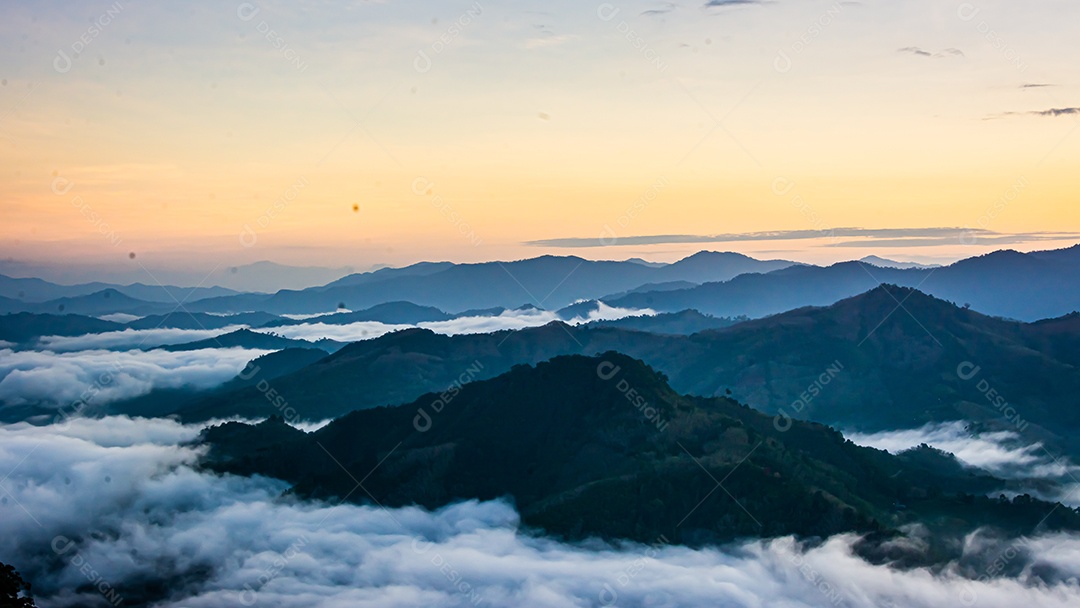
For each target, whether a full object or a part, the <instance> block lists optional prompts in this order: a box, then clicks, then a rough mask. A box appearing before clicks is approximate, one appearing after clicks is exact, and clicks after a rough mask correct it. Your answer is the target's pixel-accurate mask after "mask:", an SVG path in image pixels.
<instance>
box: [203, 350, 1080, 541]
mask: <svg viewBox="0 0 1080 608" xmlns="http://www.w3.org/2000/svg"><path fill="white" fill-rule="evenodd" d="M631 390H632V391H633V393H630V391H631ZM628 394H630V395H632V396H631V397H630V398H628ZM639 399H640V401H639ZM203 439H204V441H206V442H207V443H209V444H210V445H211V451H210V454H209V461H208V462H209V464H210V466H212V467H214V468H215V469H217V470H220V471H225V472H232V473H237V474H256V473H257V474H263V475H270V476H274V477H278V478H282V479H285V480H287V481H290V482H292V483H293V484H294V485H295V490H296V491H297V492H298V493H300V494H301V495H304V496H313V497H321V498H326V499H340V498H343V497H346V496H347V497H349V499H351V500H354V501H357V502H370V501H377V502H378V503H379V504H382V505H384V506H403V505H410V504H418V505H422V506H424V507H428V508H435V507H439V506H443V505H446V504H449V503H452V502H454V501H458V500H463V499H472V498H476V499H494V498H500V497H510V498H511V499H512V500H513V501H514V502H515V504H516V505H517V507H518V509H519V510H520V512H521V514H522V517H523V522H524V523H525V524H526V525H531V526H538V527H541V528H543V529H545V530H546V531H548V532H551V533H555V534H558V535H562V536H565V537H568V538H585V537H590V536H601V537H605V538H629V539H634V540H638V541H643V542H652V541H655V540H656V539H657V538H658V537H659V536H660V535H663V536H664V537H665V538H667V539H668V540H669V541H671V542H676V543H687V544H694V545H697V544H707V543H719V542H724V541H728V540H731V539H734V538H738V537H746V536H775V535H785V534H798V535H804V536H823V535H828V534H834V533H837V532H841V531H849V530H853V531H863V532H867V531H882V532H884V531H888V530H891V529H893V528H894V527H896V526H898V525H901V524H904V523H909V522H912V521H922V522H924V523H927V524H928V525H930V526H932V527H934V528H937V529H948V530H950V531H962V530H969V529H971V528H972V527H973V526H977V525H981V524H982V523H986V522H994V523H997V524H999V525H1000V524H1003V523H1004V524H1007V525H1009V526H1012V527H1022V526H1023V525H1026V524H1027V523H1028V520H1030V524H1031V526H1034V525H1035V524H1036V523H1038V521H1039V519H1040V518H1042V517H1043V516H1045V515H1046V514H1047V513H1049V512H1050V511H1051V510H1052V509H1053V505H1048V504H1046V503H1031V504H1029V505H1028V507H1029V508H1028V509H1027V510H1024V509H1021V510H1020V512H1019V513H1013V512H1012V511H1009V510H1008V509H1011V508H1013V505H1012V504H1011V503H1009V504H1008V505H999V504H998V503H996V502H995V501H990V500H987V499H982V498H980V499H974V498H972V499H971V505H969V506H968V508H966V510H965V511H964V512H963V513H962V514H961V515H959V516H957V515H956V514H953V513H949V515H950V518H949V519H948V520H945V519H942V517H941V514H942V513H943V512H945V511H947V509H948V507H949V505H950V504H954V503H955V504H961V503H962V501H963V500H967V497H964V496H960V495H959V494H958V493H960V492H986V491H990V490H993V489H994V488H995V486H996V484H997V483H998V482H996V480H993V479H992V478H989V477H988V476H985V475H980V474H977V473H976V472H973V471H970V470H966V469H963V468H961V467H959V465H957V464H956V462H955V461H954V460H953V459H951V458H950V457H948V456H947V455H943V454H920V455H917V456H914V457H911V458H907V457H894V456H891V455H889V454H887V453H885V452H881V451H878V450H873V449H870V448H863V447H859V446H856V445H855V444H853V443H851V442H849V441H847V440H845V439H844V438H843V437H842V436H841V435H840V433H838V432H836V431H835V430H832V429H831V428H828V427H825V426H822V425H817V424H813V423H802V422H795V423H793V424H792V425H791V426H790V428H788V429H787V430H786V431H783V430H781V429H779V428H777V425H776V424H775V421H774V419H773V417H771V416H768V415H765V414H762V413H760V412H756V411H754V410H752V409H750V408H747V407H746V406H743V405H741V404H739V403H737V402H735V401H732V400H730V399H726V398H710V399H705V398H694V397H686V396H680V395H678V394H677V393H676V392H675V391H673V390H672V389H671V388H670V387H669V386H668V384H667V382H666V378H665V377H664V376H663V375H662V374H659V373H657V372H654V371H653V370H651V369H650V368H648V367H647V366H646V365H645V364H644V363H642V362H640V361H637V360H634V359H631V358H629V357H626V356H624V355H620V354H617V353H605V354H603V355H601V356H598V357H582V356H566V357H558V358H555V359H553V360H551V361H549V362H545V363H541V364H539V365H537V366H536V367H530V366H518V367H515V368H514V369H513V370H511V371H510V372H508V373H506V374H504V375H501V376H499V377H497V378H495V379H492V380H488V381H481V382H475V383H471V384H468V385H466V386H464V387H463V388H461V389H460V391H451V393H448V394H444V395H439V394H429V395H425V396H423V397H421V398H420V399H419V400H417V401H415V402H413V403H411V404H409V405H403V406H399V407H391V408H376V409H370V410H363V411H357V412H354V413H352V414H349V415H347V416H345V417H343V418H341V419H339V420H336V421H334V422H333V423H331V424H329V425H327V426H326V427H324V428H323V429H321V430H319V431H317V432H315V433H311V434H304V433H302V432H300V431H296V430H293V429H291V428H289V427H287V426H286V425H285V424H284V423H283V422H282V421H281V420H280V418H275V419H271V420H269V421H267V422H265V423H263V424H260V425H257V426H248V425H243V424H238V423H230V424H226V425H222V426H219V427H214V428H211V429H209V430H207V431H206V432H205V433H204V435H203ZM360 480H362V482H363V485H362V486H360V485H358V481H360ZM898 503H903V504H904V505H906V508H904V509H900V508H899V507H898V506H897V505H898ZM1058 511H1061V513H1060V515H1059V516H1057V517H1056V518H1052V520H1048V525H1051V526H1077V525H1080V521H1078V519H1080V518H1078V517H1077V515H1076V513H1075V512H1073V511H1072V510H1071V509H1067V508H1062V509H1058ZM946 523H947V525H946Z"/></svg>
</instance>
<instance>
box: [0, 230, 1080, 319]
mask: <svg viewBox="0 0 1080 608" xmlns="http://www.w3.org/2000/svg"><path fill="white" fill-rule="evenodd" d="M871 262H873V263H871ZM875 264H880V265H875ZM898 266H902V267H898ZM10 281H33V280H31V279H12V280H9V281H8V283H7V285H8V287H4V285H5V284H4V283H3V282H2V281H0V313H13V312H36V313H52V314H58V313H77V314H83V315H91V316H102V315H109V314H115V313H123V314H130V315H137V316H145V315H161V314H167V313H169V312H171V311H174V310H176V309H177V305H176V302H175V301H173V300H171V298H170V299H166V298H165V294H166V292H168V293H172V291H170V290H172V289H174V288H155V289H157V291H156V292H155V293H156V294H157V295H156V296H154V297H157V298H158V300H160V301H151V300H150V299H142V298H140V297H135V296H133V295H131V294H132V293H138V294H141V293H142V292H141V291H138V290H131V289H126V288H119V287H108V288H106V289H102V290H99V291H95V292H92V293H86V294H81V295H64V296H62V297H58V298H53V299H49V300H45V301H31V300H29V299H26V298H20V297H17V296H18V294H19V293H23V294H24V295H25V293H27V292H26V291H25V290H20V289H18V288H15V287H11V283H10ZM881 283H890V284H895V285H901V286H906V287H914V288H918V289H920V290H921V291H924V292H926V293H929V294H931V295H935V296H937V297H940V298H942V299H946V300H950V301H954V302H957V303H959V304H967V305H970V306H972V307H974V308H975V309H977V310H980V311H982V312H983V313H985V314H989V315H991V316H1000V317H1007V318H1013V319H1018V320H1024V321H1035V320H1039V319H1045V318H1053V317H1059V316H1062V315H1065V314H1068V313H1069V312H1073V311H1074V310H1076V309H1077V308H1078V307H1080V306H1078V302H1080V246H1076V247H1072V248H1069V249H1062V250H1056V251H1040V252H1032V253H1019V252H1016V251H1010V250H1003V251H996V252H994V253H991V254H987V255H984V256H979V257H975V258H969V259H965V260H961V261H959V262H956V263H954V264H951V265H948V266H942V267H927V266H919V265H913V264H905V263H896V262H893V261H891V260H885V259H882V258H868V259H867V260H866V261H857V262H842V263H839V264H834V265H831V266H827V267H821V266H813V265H806V264H796V263H793V262H787V261H782V260H773V261H760V260H755V259H753V258H749V257H746V256H743V255H741V254H737V253H716V252H701V253H698V254H695V255H693V256H690V257H688V258H685V259H683V260H680V261H678V262H675V263H673V264H664V265H646V264H642V263H639V262H636V261H623V262H603V261H599V262H598V261H590V260H585V259H582V258H578V257H572V256H571V257H556V256H542V257H538V258H533V259H528V260H520V261H515V262H486V263H479V264H452V263H449V262H434V263H429V262H424V263H420V264H414V265H412V266H407V267H404V268H383V269H380V270H376V271H373V272H367V273H360V274H352V275H348V276H346V277H343V278H341V279H338V280H336V281H333V282H331V283H328V284H326V285H322V286H319V287H311V288H307V289H302V290H288V289H283V290H280V291H277V292H276V293H273V294H264V293H239V294H236V293H233V294H226V295H213V296H210V297H202V296H205V295H208V294H207V293H206V292H203V291H199V292H195V291H192V292H190V293H187V292H185V294H184V296H185V298H186V299H184V298H180V297H178V298H177V299H178V300H179V301H181V302H183V310H187V311H191V312H193V313H196V312H202V313H217V314H223V313H244V312H252V311H257V312H264V313H268V314H273V315H285V314H313V315H316V314H320V313H321V314H331V313H334V312H335V311H340V310H354V311H355V310H367V309H372V308H373V307H377V306H381V305H385V304H391V303H395V302H402V303H408V304H410V305H413V306H417V307H428V308H435V309H438V310H439V311H442V312H443V314H444V315H447V316H451V317H453V316H461V315H462V314H465V311H469V312H473V311H487V310H493V309H494V310H507V309H514V308H518V307H520V306H522V305H523V304H525V305H529V306H533V307H536V308H541V309H546V310H560V309H563V308H565V307H568V306H572V305H574V304H575V303H577V302H580V301H582V300H602V301H604V302H605V303H606V304H608V305H611V306H615V307H619V308H628V309H652V310H655V311H658V312H670V313H679V312H682V311H685V310H691V309H692V310H697V311H699V312H701V313H704V314H708V315H711V316H714V317H739V316H747V317H752V318H757V317H763V316H767V315H772V314H778V313H781V312H784V311H787V310H791V309H793V308H798V307H802V306H825V305H828V304H831V303H833V302H836V301H837V300H839V299H842V298H846V297H850V296H854V295H857V294H859V293H862V292H865V291H867V290H869V289H871V288H873V287H874V286H876V285H879V284H881ZM92 285H94V284H88V286H87V287H86V288H87V289H89V286H92ZM39 287H40V285H39ZM56 287H58V286H56ZM143 287H145V286H143ZM175 289H181V288H175ZM125 290H126V291H125ZM162 290H165V291H162ZM47 291H48V290H44V291H42V290H39V292H38V295H39V296H41V295H44V294H45V293H46V292H47ZM174 295H180V294H174ZM146 297H147V298H149V297H151V296H146ZM342 319H344V317H338V318H337V320H342Z"/></svg>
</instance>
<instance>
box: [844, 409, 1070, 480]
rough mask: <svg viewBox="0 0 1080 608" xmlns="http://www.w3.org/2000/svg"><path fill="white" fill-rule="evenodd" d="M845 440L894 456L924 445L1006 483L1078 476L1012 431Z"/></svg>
mask: <svg viewBox="0 0 1080 608" xmlns="http://www.w3.org/2000/svg"><path fill="white" fill-rule="evenodd" d="M844 436H846V437H847V438H848V439H851V440H852V441H854V442H855V443H857V444H859V445H865V446H870V447H874V448H878V449H879V450H885V451H888V452H892V453H894V454H895V453H897V452H902V451H904V450H907V449H910V448H913V447H916V446H918V445H920V444H923V443H925V444H927V445H929V446H932V447H935V448H937V449H939V450H944V451H946V452H950V453H952V454H953V455H955V456H956V457H957V458H958V459H960V460H961V461H962V462H964V463H966V464H968V465H971V466H974V467H979V468H981V469H985V470H987V471H989V472H990V473H992V474H994V475H996V476H998V477H1004V478H1008V479H1032V478H1037V479H1043V478H1046V479H1061V478H1065V477H1067V476H1069V475H1070V474H1071V473H1073V472H1074V471H1076V472H1080V468H1078V467H1076V466H1075V465H1073V464H1071V463H1069V462H1068V461H1064V460H1061V459H1058V458H1055V457H1053V456H1052V455H1051V454H1050V453H1049V452H1048V451H1047V450H1046V449H1045V447H1044V446H1043V444H1042V443H1027V442H1025V441H1023V440H1022V439H1021V437H1020V435H1019V434H1018V433H1016V432H1014V431H973V430H972V427H971V425H970V423H968V422H964V421H954V422H944V423H931V424H927V425H924V426H922V427H920V428H917V429H908V430H901V431H885V432H881V433H871V434H863V433H857V432H845V433H844Z"/></svg>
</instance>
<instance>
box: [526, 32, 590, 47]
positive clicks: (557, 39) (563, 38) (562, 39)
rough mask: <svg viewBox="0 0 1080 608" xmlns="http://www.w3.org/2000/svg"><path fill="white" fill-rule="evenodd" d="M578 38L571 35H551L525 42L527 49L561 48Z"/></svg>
mask: <svg viewBox="0 0 1080 608" xmlns="http://www.w3.org/2000/svg"><path fill="white" fill-rule="evenodd" d="M575 38H577V36H571V35H569V34H558V35H555V34H550V35H546V36H538V37H535V38H530V39H528V40H526V41H525V48H527V49H542V48H547V47H552V46H560V45H562V44H565V43H567V42H570V41H571V40H574V39H575Z"/></svg>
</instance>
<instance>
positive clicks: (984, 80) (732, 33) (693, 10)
mask: <svg viewBox="0 0 1080 608" xmlns="http://www.w3.org/2000/svg"><path fill="white" fill-rule="evenodd" d="M0 14H2V17H3V18H2V19H0V53H2V56H3V61H2V62H0V79H2V82H0V85H2V86H0V167H2V169H0V171H2V172H3V173H2V178H0V214H2V215H0V218H2V221H0V272H3V273H6V274H11V275H16V276H26V275H29V274H38V275H42V276H45V275H50V273H51V276H59V275H61V274H63V276H65V277H68V278H71V277H73V276H76V275H78V276H85V280H94V279H98V278H115V277H118V276H124V277H130V278H131V280H143V282H151V281H150V278H148V277H147V276H146V275H152V277H156V276H159V275H160V276H162V277H170V278H175V277H180V276H183V277H186V279H185V281H184V282H187V283H191V284H194V283H197V282H198V277H200V276H206V275H213V273H220V272H221V271H222V268H229V267H236V266H240V265H244V264H251V263H254V262H257V261H261V260H269V261H273V262H276V263H279V264H287V265H294V266H318V267H327V268H345V267H348V268H350V269H357V270H363V269H368V268H373V267H376V266H381V265H394V266H401V265H405V264H409V263H413V262H417V261H422V260H452V261H458V262H475V261H486V260H495V259H501V260H509V259H521V258H526V257H533V256H537V255H543V254H557V255H580V256H582V257H586V258H590V259H625V258H629V257H641V258H645V259H648V260H654V261H674V260H676V259H679V258H681V257H684V256H686V255H688V254H690V253H693V252H694V251H698V250H701V249H709V250H731V251H740V252H743V253H747V254H749V255H754V256H755V257H762V258H785V259H795V260H799V261H806V262H814V263H828V262H835V261H839V260H844V259H854V258H859V257H862V256H864V255H868V254H876V255H881V256H884V257H890V258H894V259H902V260H916V261H927V262H935V261H950V260H955V259H958V258H961V257H968V256H971V255H978V254H981V253H986V252H988V251H991V250H994V249H999V248H1006V247H1008V248H1015V249H1019V250H1035V249H1051V248H1057V247H1064V246H1069V245H1072V244H1075V243H1077V242H1080V206H1077V205H1076V204H1075V202H1076V201H1075V196H1076V195H1075V193H1076V192H1077V191H1078V188H1077V186H1078V185H1080V172H1077V171H1076V170H1075V169H1076V167H1077V166H1078V165H1080V133H1078V131H1080V82H1077V80H1076V74H1077V73H1076V69H1075V66H1076V65H1078V64H1080V46H1077V45H1076V44H1075V41H1076V40H1077V39H1080V5H1077V4H1076V3H1075V2H1067V1H1065V0H1040V1H1039V2H1036V3H1024V4H1022V5H1021V4H1018V3H1015V2H1007V1H1004V0H980V1H979V2H975V3H970V2H952V1H948V0H905V1H903V2H896V1H892V2H888V1H884V0H881V1H877V0H868V1H865V2H834V1H817V0H812V1H811V0H798V1H796V0H770V1H754V0H726V1H725V0H712V1H711V2H709V1H707V0H697V1H694V2H689V1H683V2H671V3H668V2H611V3H600V2H569V1H555V2H550V3H546V4H544V5H543V9H542V10H538V9H537V8H536V5H535V4H533V3H529V4H526V3H522V2H500V3H495V2H485V1H484V0H480V1H479V2H477V1H475V0H465V1H453V2H446V1H444V2H438V3H435V2H409V3H403V2H393V1H387V2H348V3H346V2H330V1H327V0H308V1H306V2H284V1H281V2H278V1H273V2H271V1H261V2H233V1H226V2H221V1H194V2H185V3H182V4H179V3H175V4H174V3H170V4H158V3H134V2H125V1H124V0H119V1H114V2H108V1H105V0H101V1H98V0H95V1H87V2H83V1H79V2H52V1H42V2H6V3H4V5H3V7H2V8H0ZM899 229H903V230H902V231H900V232H895V231H897V230H899ZM943 229H944V230H943ZM890 231H892V232H890ZM72 282H74V281H72Z"/></svg>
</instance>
